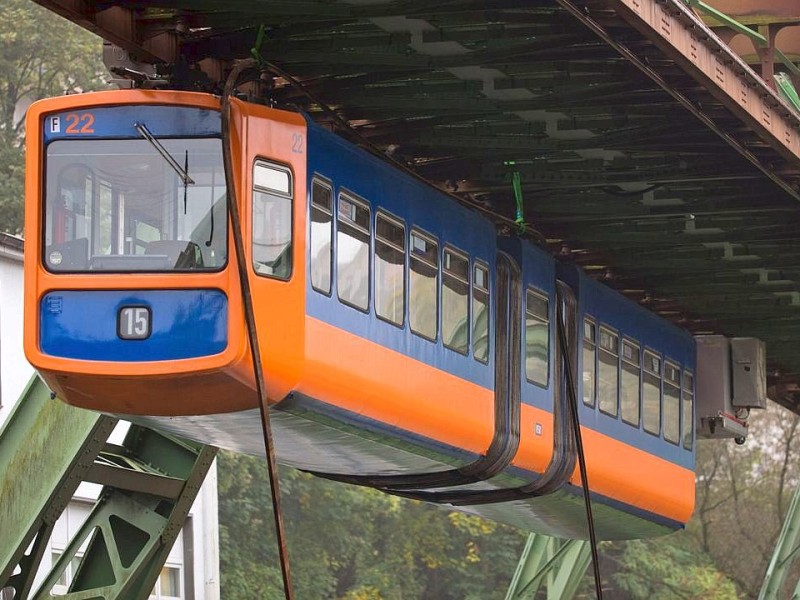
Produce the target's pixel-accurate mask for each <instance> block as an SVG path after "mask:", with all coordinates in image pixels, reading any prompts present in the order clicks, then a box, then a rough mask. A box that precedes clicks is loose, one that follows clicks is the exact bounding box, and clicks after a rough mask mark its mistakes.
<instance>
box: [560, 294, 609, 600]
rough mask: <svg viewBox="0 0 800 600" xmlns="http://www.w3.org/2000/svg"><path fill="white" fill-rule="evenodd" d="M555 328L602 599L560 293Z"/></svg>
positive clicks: (599, 592) (597, 587)
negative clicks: (562, 361) (562, 363)
mask: <svg viewBox="0 0 800 600" xmlns="http://www.w3.org/2000/svg"><path fill="white" fill-rule="evenodd" d="M556 306H557V309H556V310H557V314H556V321H557V324H556V328H557V329H558V339H559V342H560V344H561V349H562V357H563V359H564V375H565V377H566V384H567V394H568V395H569V406H570V408H571V410H570V413H571V415H570V417H571V418H570V421H571V422H572V431H573V435H574V436H575V445H576V446H577V450H578V467H579V469H580V474H581V487H582V488H583V501H584V505H585V506H586V521H587V526H588V528H589V545H590V547H591V549H592V566H593V569H594V589H595V593H596V595H597V600H603V581H602V579H601V578H600V561H599V554H598V552H597V534H596V532H595V528H594V514H593V513H592V498H591V494H590V492H589V478H588V475H587V473H586V455H585V454H584V451H583V437H582V435H581V424H580V420H579V418H578V394H577V392H576V389H577V388H576V387H575V379H574V378H573V372H572V362H571V361H570V357H569V346H568V345H567V333H566V330H565V325H564V311H563V309H562V302H561V297H560V295H557V296H556Z"/></svg>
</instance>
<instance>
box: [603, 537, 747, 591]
mask: <svg viewBox="0 0 800 600" xmlns="http://www.w3.org/2000/svg"><path fill="white" fill-rule="evenodd" d="M616 547H617V549H618V551H619V549H621V553H620V554H619V555H618V557H617V561H618V565H617V566H616V569H615V571H614V572H613V574H612V575H611V578H612V579H613V581H614V584H615V585H616V588H617V589H618V590H619V592H621V593H623V594H625V597H626V598H630V599H631V600H639V599H641V600H678V599H681V598H686V599H689V598H691V599H696V600H701V599H708V600H711V599H714V600H736V599H737V598H738V596H737V593H736V586H735V585H734V584H733V582H732V581H730V580H729V579H728V578H727V577H726V576H725V575H723V574H722V573H720V572H719V571H717V569H716V568H715V567H714V565H713V563H712V562H711V560H710V558H709V557H708V555H706V554H705V553H704V552H703V551H702V550H701V549H700V548H699V547H698V546H697V544H696V543H695V542H694V540H693V539H692V538H691V536H687V535H683V534H673V535H670V536H666V537H662V538H656V539H650V540H633V541H630V542H626V543H624V544H617V545H616ZM614 554H615V553H614V552H613V550H612V549H611V548H610V547H607V548H606V555H607V556H609V555H611V556H613V555H614Z"/></svg>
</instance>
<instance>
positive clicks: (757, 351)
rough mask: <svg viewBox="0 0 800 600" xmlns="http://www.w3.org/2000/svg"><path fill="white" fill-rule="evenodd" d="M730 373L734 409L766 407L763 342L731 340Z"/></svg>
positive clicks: (749, 339)
mask: <svg viewBox="0 0 800 600" xmlns="http://www.w3.org/2000/svg"><path fill="white" fill-rule="evenodd" d="M731 372H732V375H733V398H732V400H731V403H732V404H733V406H735V407H736V408H766V407H767V373H766V352H765V349H764V342H762V341H761V340H759V339H756V338H731Z"/></svg>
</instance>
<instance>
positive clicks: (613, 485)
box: [298, 317, 694, 522]
mask: <svg viewBox="0 0 800 600" xmlns="http://www.w3.org/2000/svg"><path fill="white" fill-rule="evenodd" d="M333 348H335V349H336V350H335V351H333V352H332V351H331V349H333ZM305 364H306V373H305V377H304V379H303V382H302V384H301V386H300V388H299V389H298V391H300V392H302V393H304V394H306V395H308V396H310V397H314V398H322V399H324V400H325V401H326V402H327V403H329V404H332V405H334V406H336V407H337V408H341V409H344V410H348V411H350V412H353V413H355V414H357V415H360V416H364V417H367V418H369V419H373V420H375V421H378V422H380V423H384V424H386V425H389V426H393V427H397V428H399V429H402V430H405V431H407V432H411V433H413V434H416V435H420V436H425V437H428V438H431V439H434V440H437V441H439V442H442V443H444V444H448V445H451V446H455V447H458V448H463V449H466V450H469V451H470V452H474V453H477V454H480V453H483V452H485V451H486V449H487V448H488V446H489V443H490V442H491V438H492V433H493V407H492V403H493V401H494V398H493V392H492V391H491V390H488V389H485V388H482V387H480V386H477V385H475V384H472V383H470V382H467V381H464V380H462V379H459V378H458V377H455V376H453V375H450V374H448V373H445V372H443V371H439V370H437V369H434V368H433V367H430V366H428V365H426V364H424V363H421V362H419V361H417V360H414V359H413V358H410V357H408V356H405V355H403V354H400V353H397V352H394V351H393V350H389V349H387V348H384V347H382V346H380V345H378V344H375V343H373V342H371V341H369V340H366V339H363V338H360V337H358V336H355V335H353V334H351V333H349V332H347V331H343V330H341V329H338V328H336V327H333V326H331V325H329V324H327V323H324V322H322V321H319V320H317V319H314V318H311V317H308V318H307V321H306V355H305ZM354 366H357V368H354ZM365 390H368V392H367V393H365ZM536 423H539V424H542V425H543V428H542V429H543V431H542V435H541V436H537V435H535V433H534V432H535V424H536ZM582 432H583V439H584V447H585V449H586V456H587V469H588V477H589V481H590V483H591V487H592V490H593V491H594V492H596V493H598V494H601V495H603V496H606V497H608V498H612V499H614V500H617V501H619V502H622V503H625V504H631V505H634V506H638V507H639V508H641V509H643V510H647V511H650V512H653V513H655V514H659V515H662V516H664V517H667V518H670V519H674V520H675V521H680V522H685V521H687V520H688V519H689V517H690V516H691V514H692V510H693V508H694V473H693V472H692V471H690V470H687V469H684V468H683V467H680V466H678V465H675V464H673V463H671V462H669V461H666V460H663V459H661V458H659V457H657V456H654V455H652V454H650V453H648V452H644V451H642V450H639V449H638V448H634V447H631V446H629V445H627V444H624V443H622V442H620V441H618V440H615V439H614V438H611V437H609V436H607V435H603V434H601V433H598V432H597V431H594V430H592V429H588V428H586V427H582ZM520 437H521V441H520V448H519V450H518V452H517V455H516V457H515V458H514V461H513V463H512V464H513V465H514V466H515V467H518V468H521V469H524V470H526V471H529V472H534V473H541V472H542V471H544V469H545V468H546V466H547V463H548V462H549V461H550V456H551V454H552V448H553V415H552V413H549V412H547V411H544V410H541V409H539V408H537V407H534V406H530V405H527V404H524V405H523V406H522V418H521V436H520ZM667 481H668V482H669V485H668V486H665V485H664V482H667ZM572 483H573V484H574V485H580V476H579V473H578V469H577V466H576V469H575V473H574V475H573V479H572Z"/></svg>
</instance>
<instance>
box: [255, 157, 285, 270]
mask: <svg viewBox="0 0 800 600" xmlns="http://www.w3.org/2000/svg"><path fill="white" fill-rule="evenodd" d="M253 268H254V269H255V271H256V273H258V274H259V275H266V276H268V277H274V278H276V279H289V277H290V276H291V275H292V174H291V172H290V171H289V169H287V168H285V167H281V166H278V165H274V164H271V163H267V162H264V161H260V160H259V161H256V164H255V166H254V167H253Z"/></svg>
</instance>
